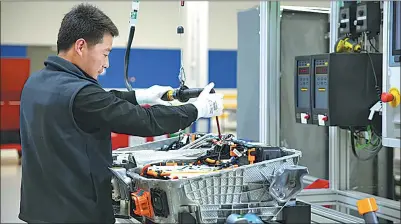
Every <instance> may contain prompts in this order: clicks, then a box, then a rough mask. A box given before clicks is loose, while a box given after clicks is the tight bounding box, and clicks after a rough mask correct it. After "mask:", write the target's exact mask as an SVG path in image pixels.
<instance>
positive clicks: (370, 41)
mask: <svg viewBox="0 0 401 224" xmlns="http://www.w3.org/2000/svg"><path fill="white" fill-rule="evenodd" d="M368 40H369V44H370V46H371V47H372V48H373V49H374V50H375V51H376V52H377V53H380V51H379V50H377V48H376V47H375V46H374V45H373V44H372V40H371V39H368Z"/></svg>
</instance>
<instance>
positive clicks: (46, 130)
mask: <svg viewBox="0 0 401 224" xmlns="http://www.w3.org/2000/svg"><path fill="white" fill-rule="evenodd" d="M118 35H119V31H118V29H117V27H116V26H115V24H114V23H113V22H112V21H111V19H110V18H109V17H108V16H107V15H105V14H104V13H103V12H102V11H101V10H99V9H98V8H96V7H95V6H92V5H89V4H79V5H77V6H75V7H74V8H73V9H71V11H69V12H68V13H67V14H66V15H65V16H64V18H63V19H62V22H61V26H60V29H59V32H58V39H57V55H55V56H49V57H48V58H47V59H46V60H45V62H44V68H43V69H42V70H40V71H38V72H35V73H33V74H31V75H30V77H29V78H28V80H27V81H26V83H25V85H24V88H23V90H22V95H21V113H20V125H21V144H22V180H21V201H20V213H19V218H20V219H21V220H23V221H25V222H28V223H114V222H115V218H114V213H113V208H112V198H111V173H110V170H109V169H108V168H109V167H111V165H112V149H111V132H115V133H122V134H128V135H133V136H142V137H145V136H159V135H163V134H167V133H174V132H177V131H179V130H182V129H185V128H187V127H189V126H190V125H191V124H192V123H193V122H195V121H196V120H197V119H199V118H201V117H204V118H209V117H214V116H218V115H220V114H222V110H223V104H222V97H223V96H222V95H221V94H210V93H209V92H210V90H211V89H212V88H213V86H214V84H213V83H210V84H209V85H207V86H206V87H205V88H204V91H203V92H202V93H201V95H200V96H199V97H198V98H197V99H196V100H195V101H194V102H192V103H187V104H185V105H181V106H171V105H170V106H166V105H160V104H161V103H162V102H161V100H160V98H161V96H162V95H163V94H164V93H166V91H167V90H169V89H171V87H161V86H152V87H150V88H148V89H145V90H142V91H139V90H138V91H129V92H118V91H110V92H107V91H105V90H104V89H103V88H102V87H101V86H100V85H99V83H98V80H97V79H98V76H99V74H101V73H102V72H103V71H104V69H106V68H108V67H109V54H110V51H111V50H112V43H113V39H114V37H117V36H118ZM113 75H118V74H113ZM148 75H150V76H151V75H152V74H148ZM139 104H150V105H152V106H151V107H149V108H144V107H142V106H140V105H139ZM149 156H151V155H149Z"/></svg>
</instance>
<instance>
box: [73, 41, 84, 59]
mask: <svg viewBox="0 0 401 224" xmlns="http://www.w3.org/2000/svg"><path fill="white" fill-rule="evenodd" d="M85 44H86V41H85V40H84V39H82V38H81V39H78V40H77V41H75V45H74V49H75V52H77V54H78V55H79V56H82V52H83V50H84V48H85Z"/></svg>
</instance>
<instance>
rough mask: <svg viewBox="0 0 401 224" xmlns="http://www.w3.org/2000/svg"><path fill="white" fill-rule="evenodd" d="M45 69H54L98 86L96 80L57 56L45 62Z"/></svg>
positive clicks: (50, 57)
mask: <svg viewBox="0 0 401 224" xmlns="http://www.w3.org/2000/svg"><path fill="white" fill-rule="evenodd" d="M44 64H45V66H46V67H51V68H53V69H56V70H57V71H63V72H67V73H69V74H72V75H75V76H77V77H79V78H83V79H86V80H88V81H91V82H93V83H96V84H99V83H98V82H97V80H95V79H94V78H92V77H90V76H89V75H88V74H87V73H85V72H84V71H83V70H82V69H81V68H79V67H78V66H76V65H75V64H73V63H71V62H70V61H67V60H65V59H64V58H61V57H59V56H49V57H48V58H47V59H46V60H45V62H44Z"/></svg>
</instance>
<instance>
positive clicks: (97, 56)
mask: <svg viewBox="0 0 401 224" xmlns="http://www.w3.org/2000/svg"><path fill="white" fill-rule="evenodd" d="M112 45H113V37H112V36H111V35H110V34H105V35H104V37H103V41H102V42H101V43H98V44H96V45H93V46H89V45H88V44H87V43H84V44H83V46H82V48H81V49H80V52H79V53H78V54H79V59H80V60H79V65H78V66H79V67H80V68H81V69H83V70H84V71H85V72H86V73H88V75H90V76H91V77H92V78H94V79H96V80H97V78H98V76H99V75H100V74H101V73H103V71H104V69H106V68H108V67H109V54H110V51H111V48H112Z"/></svg>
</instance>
